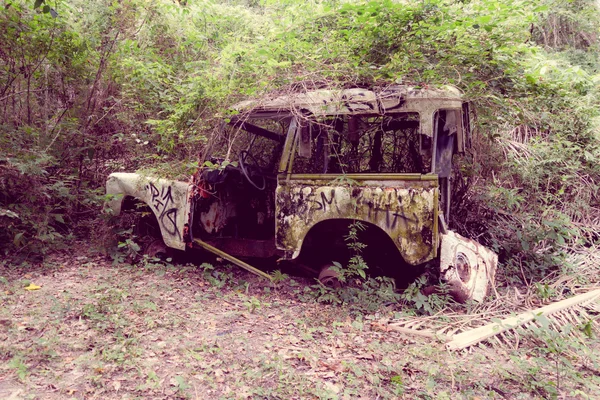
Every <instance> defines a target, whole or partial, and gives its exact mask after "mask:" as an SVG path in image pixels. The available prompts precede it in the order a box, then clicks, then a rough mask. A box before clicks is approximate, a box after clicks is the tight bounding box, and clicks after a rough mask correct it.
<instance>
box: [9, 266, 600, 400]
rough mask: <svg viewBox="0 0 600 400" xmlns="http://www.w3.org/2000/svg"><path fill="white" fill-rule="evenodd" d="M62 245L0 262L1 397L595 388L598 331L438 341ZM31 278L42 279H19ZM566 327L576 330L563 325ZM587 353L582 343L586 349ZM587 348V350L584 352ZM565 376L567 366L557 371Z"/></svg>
mask: <svg viewBox="0 0 600 400" xmlns="http://www.w3.org/2000/svg"><path fill="white" fill-rule="evenodd" d="M81 257H82V256H80V257H79V258H76V257H75V256H71V255H69V256H67V255H55V256H54V257H53V258H52V260H50V261H48V262H46V263H45V264H44V265H43V266H40V267H37V268H32V267H31V266H30V267H28V268H27V269H21V268H18V267H7V266H5V270H3V271H0V275H1V276H3V277H4V280H2V281H1V282H0V305H1V307H0V398H9V397H10V396H13V398H32V399H68V398H74V399H83V398H103V399H122V398H131V399H134V398H181V399H264V398H267V399H354V398H366V399H375V398H380V399H396V398H406V399H413V398H420V399H444V398H448V399H463V398H464V399H474V398H498V399H500V398H515V399H518V398H532V397H533V398H563V397H567V396H570V398H582V399H584V398H597V397H598V396H600V381H599V378H598V375H599V374H598V365H597V364H595V359H594V358H593V357H592V358H589V357H588V356H589V355H590V354H593V352H594V351H597V343H596V341H595V340H592V339H590V340H589V341H588V342H585V343H584V342H567V343H562V342H561V343H560V346H557V345H556V343H558V342H557V340H556V338H555V337H550V339H548V338H546V339H544V335H542V334H539V335H538V336H537V338H538V339H539V340H538V341H537V344H536V345H535V346H533V347H531V346H530V347H525V348H520V349H519V350H509V349H505V348H491V347H488V346H485V345H481V346H479V347H475V348H473V349H471V350H470V351H469V352H460V353H449V352H447V351H446V350H445V349H444V347H443V345H442V344H440V343H436V342H432V341H428V340H425V339H420V338H416V337H408V336H402V335H401V334H399V333H395V332H384V331H381V330H378V329H374V328H373V325H371V323H370V322H371V321H373V320H376V319H377V318H381V317H384V316H386V315H388V314H390V315H391V314H393V313H394V312H396V311H397V310H394V309H392V308H390V307H388V308H381V309H380V310H379V311H377V313H376V314H364V313H357V312H356V309H350V308H347V307H343V306H332V305H326V304H321V303H318V302H316V301H315V300H314V299H313V300H310V299H307V298H306V296H303V295H302V294H303V293H304V286H305V285H306V284H307V283H310V282H303V281H302V279H300V278H294V280H295V281H296V282H297V284H292V285H290V280H289V279H286V280H283V279H282V280H281V281H280V282H278V285H277V288H274V289H273V288H270V289H271V290H265V288H266V286H265V285H266V284H265V283H263V282H262V281H260V280H259V279H256V278H255V277H254V276H252V275H247V274H246V273H245V272H244V271H238V270H236V269H226V268H224V267H216V268H215V270H219V272H220V273H219V274H217V273H215V271H210V272H209V273H208V274H207V272H206V270H204V269H203V268H199V267H185V268H183V267H181V268H180V267H174V266H171V265H166V266H165V265H162V264H159V263H150V264H146V265H145V266H142V267H140V266H131V265H118V266H114V267H113V266H111V263H110V262H109V261H106V260H105V259H103V258H101V257H95V256H88V257H87V258H86V259H85V260H81ZM30 282H33V283H35V284H37V285H39V286H41V289H40V290H36V291H27V290H24V286H26V285H25V284H29V283H30ZM565 340H571V339H565ZM586 354H587V356H586ZM586 357H587V358H586ZM557 377H558V379H557Z"/></svg>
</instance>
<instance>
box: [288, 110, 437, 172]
mask: <svg viewBox="0 0 600 400" xmlns="http://www.w3.org/2000/svg"><path fill="white" fill-rule="evenodd" d="M309 128H310V141H311V145H310V146H307V145H304V146H303V148H304V149H307V148H310V153H306V157H302V155H304V154H299V157H296V158H295V160H294V165H293V166H292V172H293V173H318V174H320V173H329V174H350V173H428V172H430V170H431V152H430V151H428V150H429V149H427V148H425V151H423V143H428V141H426V140H425V141H424V140H423V139H422V138H421V137H420V136H421V135H420V133H419V115H418V114H417V113H399V114H393V115H385V116H368V115H365V116H350V117H347V116H343V117H342V116H338V117H333V118H332V117H330V118H325V119H322V120H318V121H310V123H309ZM304 151H305V150H303V152H304Z"/></svg>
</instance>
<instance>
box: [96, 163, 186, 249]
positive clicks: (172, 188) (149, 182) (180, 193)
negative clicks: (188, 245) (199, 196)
mask: <svg viewBox="0 0 600 400" xmlns="http://www.w3.org/2000/svg"><path fill="white" fill-rule="evenodd" d="M191 188H192V185H190V184H188V183H186V182H180V181H172V180H168V179H160V178H151V177H146V176H142V175H140V174H135V173H121V172H120V173H114V174H110V175H109V177H108V179H107V181H106V193H107V194H108V195H112V196H110V200H108V201H107V206H108V208H109V209H110V211H111V213H112V214H113V215H119V214H120V213H121V207H122V204H123V199H124V198H125V196H132V197H134V198H136V199H138V200H140V201H143V202H144V203H146V204H148V206H149V207H150V209H151V210H152V212H153V213H154V215H155V216H156V220H157V221H158V225H159V227H160V232H161V234H162V237H163V240H164V242H165V244H166V245H167V246H169V247H172V248H175V249H180V250H184V249H185V241H184V237H183V234H184V231H185V226H186V225H187V224H188V221H189V216H190V200H189V199H190V194H191Z"/></svg>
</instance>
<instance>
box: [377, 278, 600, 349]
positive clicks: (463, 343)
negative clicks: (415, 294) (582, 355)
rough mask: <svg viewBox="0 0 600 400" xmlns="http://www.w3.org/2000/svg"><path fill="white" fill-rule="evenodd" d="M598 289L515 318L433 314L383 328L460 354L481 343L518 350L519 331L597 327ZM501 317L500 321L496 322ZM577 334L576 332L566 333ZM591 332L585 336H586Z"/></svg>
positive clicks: (492, 314) (487, 314) (497, 314)
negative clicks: (437, 343)
mask: <svg viewBox="0 0 600 400" xmlns="http://www.w3.org/2000/svg"><path fill="white" fill-rule="evenodd" d="M599 301H600V289H595V290H592V291H589V292H586V293H583V294H579V295H577V296H574V297H571V298H568V299H565V300H561V301H558V302H555V303H552V304H549V305H546V306H543V307H540V308H537V309H533V310H528V311H525V312H522V313H520V314H518V315H516V316H514V315H513V316H506V315H502V314H501V313H500V312H499V311H495V312H490V311H484V312H479V313H475V314H468V315H465V314H458V313H454V314H441V313H440V314H437V315H433V316H429V317H420V318H417V317H406V318H402V319H398V320H395V321H392V322H390V323H389V324H388V325H387V326H386V328H387V329H389V330H394V331H398V332H401V333H404V334H410V335H416V336H421V337H429V338H436V339H438V340H440V341H442V342H446V346H447V348H448V349H450V350H460V349H464V348H467V347H469V346H472V345H474V344H477V343H480V342H483V341H486V340H488V341H492V342H494V343H495V344H499V345H502V346H508V347H518V346H519V343H520V340H521V335H522V334H523V330H525V331H527V330H530V331H532V330H534V329H535V328H539V326H540V325H542V326H544V325H547V327H548V328H549V329H552V330H554V331H557V332H561V331H562V328H563V327H565V326H567V325H573V326H575V327H589V328H585V329H591V327H592V326H597V325H598V323H597V321H596V319H597V314H600V303H599ZM501 317H504V318H503V319H501V320H500V318H501ZM568 331H569V332H570V334H577V332H579V330H578V329H571V330H568ZM590 333H591V332H585V334H587V335H589V334H590Z"/></svg>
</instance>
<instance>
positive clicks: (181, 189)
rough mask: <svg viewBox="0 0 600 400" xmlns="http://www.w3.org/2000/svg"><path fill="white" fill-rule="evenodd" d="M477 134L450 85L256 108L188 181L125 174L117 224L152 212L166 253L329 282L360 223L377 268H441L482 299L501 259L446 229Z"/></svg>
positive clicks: (114, 178)
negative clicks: (287, 269) (294, 266)
mask: <svg viewBox="0 0 600 400" xmlns="http://www.w3.org/2000/svg"><path fill="white" fill-rule="evenodd" d="M469 130H470V126H469V116H468V104H467V103H465V102H463V100H462V98H461V93H460V92H459V90H458V89H456V88H454V87H449V86H445V87H441V88H418V87H410V86H390V87H387V88H385V89H381V90H373V91H371V90H366V89H360V88H354V89H346V90H316V91H309V92H304V93H295V94H291V95H287V96H280V97H276V98H273V99H270V100H263V101H246V102H243V103H240V104H238V105H236V106H235V107H233V109H232V112H231V117H230V118H229V119H227V120H226V123H224V124H223V128H222V130H221V131H220V133H219V135H215V137H214V138H212V140H211V142H210V143H209V145H208V146H207V150H206V156H205V157H204V160H202V162H203V163H204V164H202V165H201V167H200V168H199V170H198V172H197V173H196V174H195V175H194V176H193V177H192V178H191V179H190V181H189V182H181V181H171V180H166V179H159V178H151V177H145V176H141V175H139V174H135V173H114V174H111V175H110V176H109V178H108V181H107V193H108V194H110V195H113V196H111V200H109V202H108V205H109V207H110V208H111V209H112V212H113V213H114V214H115V215H118V214H119V213H120V212H121V210H124V209H126V208H131V206H132V204H133V203H134V201H132V200H135V201H138V202H142V203H145V205H147V206H148V207H149V208H150V209H151V211H152V213H153V215H154V216H155V218H156V223H157V227H158V229H159V231H160V234H159V236H160V237H161V240H160V241H159V242H158V247H160V246H165V245H166V246H168V247H169V248H174V249H180V250H186V249H189V248H203V249H204V250H208V251H211V252H213V253H215V254H217V255H218V256H220V257H222V258H225V259H227V260H229V261H231V262H233V263H235V264H237V265H239V266H241V267H243V268H246V269H249V270H251V271H253V272H255V273H258V274H260V275H263V276H265V277H269V275H267V274H266V273H265V272H263V271H260V270H257V269H255V268H253V267H252V266H251V265H249V264H248V263H246V262H245V261H242V260H241V259H244V260H246V261H248V259H252V258H274V259H275V258H277V259H279V260H280V261H281V260H288V261H292V260H293V262H295V263H298V264H301V265H304V266H306V267H307V268H309V269H313V270H315V273H316V274H319V271H321V279H322V280H323V281H325V282H328V281H329V280H331V278H332V274H331V273H328V272H327V271H328V270H329V269H328V268H329V267H331V266H332V263H333V262H334V261H335V262H339V263H341V264H342V265H344V264H345V263H347V262H348V259H349V250H348V245H347V242H346V241H345V240H344V238H345V237H346V236H347V234H348V227H349V224H351V223H353V222H354V221H360V222H361V224H362V226H364V227H366V229H365V230H364V231H363V232H361V236H360V240H361V242H364V244H366V247H365V249H364V250H363V256H364V259H365V260H366V262H367V265H368V266H369V271H373V272H377V271H384V272H383V273H386V274H388V275H391V276H396V277H402V276H404V277H407V279H408V280H410V279H414V278H415V277H416V276H417V275H418V274H421V273H422V272H423V271H424V270H425V269H426V268H427V269H428V270H431V268H432V267H433V268H436V269H437V271H436V272H437V275H439V277H440V278H441V279H442V280H443V281H445V282H447V283H448V287H450V290H451V293H452V294H453V295H454V297H455V298H457V299H459V300H460V301H465V300H468V299H473V300H475V301H482V300H483V299H484V297H485V296H486V293H487V292H488V289H489V288H490V287H491V286H492V285H493V281H494V275H495V269H496V264H497V256H496V254H494V253H493V252H492V251H491V250H489V249H487V248H485V247H484V246H482V245H480V244H478V243H476V242H475V241H473V240H470V239H467V238H464V237H461V236H460V235H458V234H457V233H455V232H452V231H450V230H448V228H447V223H448V221H449V219H450V218H451V215H450V201H451V199H450V197H451V190H450V189H451V188H450V185H451V175H452V162H453V155H455V154H457V153H463V152H464V150H465V148H467V147H468V146H469V143H470V132H469ZM156 243H157V242H154V243H153V244H152V245H151V246H157V244H156ZM329 271H330V270H329ZM386 271H387V272H386ZM390 271H392V272H391V273H390Z"/></svg>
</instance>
